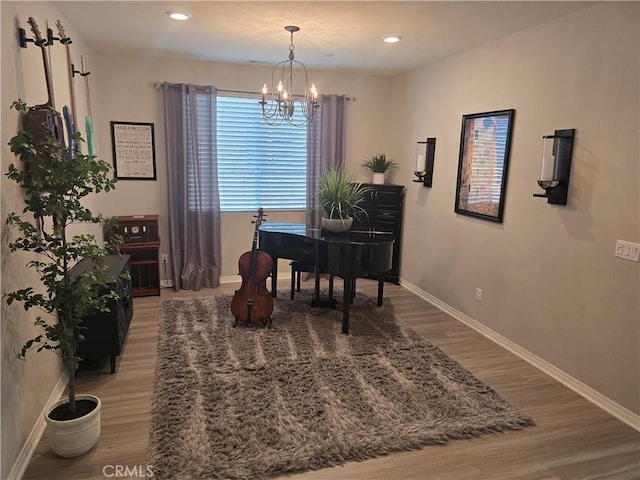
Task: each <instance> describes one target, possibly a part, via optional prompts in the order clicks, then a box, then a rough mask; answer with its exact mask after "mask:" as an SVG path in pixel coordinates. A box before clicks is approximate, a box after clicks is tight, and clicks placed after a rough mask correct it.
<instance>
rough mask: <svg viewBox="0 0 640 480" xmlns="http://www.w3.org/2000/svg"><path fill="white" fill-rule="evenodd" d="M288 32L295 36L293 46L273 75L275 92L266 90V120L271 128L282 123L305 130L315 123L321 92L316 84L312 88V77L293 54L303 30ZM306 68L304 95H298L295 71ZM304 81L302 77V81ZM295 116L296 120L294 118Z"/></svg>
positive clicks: (264, 93)
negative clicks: (314, 118)
mask: <svg viewBox="0 0 640 480" xmlns="http://www.w3.org/2000/svg"><path fill="white" fill-rule="evenodd" d="M284 29H285V30H286V31H287V32H289V33H290V34H291V43H290V44H289V58H288V59H287V60H284V61H282V62H280V63H277V64H276V66H275V67H273V70H272V72H271V91H269V89H268V88H267V84H266V83H265V84H264V85H263V87H262V101H261V102H260V105H262V117H263V118H264V121H265V122H266V123H268V124H269V125H274V126H277V125H280V124H281V123H282V122H287V123H290V124H291V125H294V126H296V127H304V126H306V125H308V124H310V123H311V122H313V116H314V113H315V110H316V107H317V106H318V90H317V89H316V85H315V83H312V84H311V87H309V76H308V75H307V68H306V67H305V66H304V63H302V62H299V61H298V60H296V59H295V56H294V53H293V51H294V50H295V48H296V47H295V46H294V45H293V34H294V33H295V32H297V31H299V30H300V27H296V26H294V25H289V26H286V27H284ZM295 67H302V73H303V74H304V95H303V94H298V95H295V94H294V89H293V77H294V68H295ZM299 78H300V80H302V77H299ZM274 85H276V86H275V88H274ZM294 113H295V116H294Z"/></svg>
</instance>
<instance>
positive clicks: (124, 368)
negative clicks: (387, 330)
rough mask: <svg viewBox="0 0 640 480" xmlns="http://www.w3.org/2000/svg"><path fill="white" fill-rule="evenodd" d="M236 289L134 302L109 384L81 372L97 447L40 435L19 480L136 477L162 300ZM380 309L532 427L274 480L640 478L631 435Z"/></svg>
mask: <svg viewBox="0 0 640 480" xmlns="http://www.w3.org/2000/svg"><path fill="white" fill-rule="evenodd" d="M309 286H311V285H310V284H309ZM236 288H238V285H236V284H225V285H222V286H221V287H220V288H217V289H215V290H203V291H200V292H180V293H179V294H176V293H175V292H173V290H169V289H163V290H162V295H161V297H146V298H136V299H135V300H134V317H133V320H132V324H131V329H130V331H129V336H128V339H127V342H126V344H125V348H124V351H123V354H122V355H121V356H120V357H119V358H118V361H117V372H116V373H115V374H113V375H111V374H110V373H109V368H108V361H106V362H105V363H104V366H103V367H101V368H100V367H98V368H93V369H83V370H81V371H80V372H79V374H78V377H77V384H78V390H79V392H80V393H92V394H94V395H97V396H98V397H100V399H101V400H102V404H103V405H102V435H101V437H100V441H99V442H98V445H97V446H96V447H95V448H94V449H93V450H92V451H90V452H89V453H88V454H86V455H84V456H82V457H80V458H76V459H62V458H58V457H56V456H55V455H54V454H53V453H51V451H50V450H49V448H48V445H47V441H46V433H45V437H43V439H42V440H41V442H40V444H39V445H38V448H37V451H36V452H35V454H34V456H33V458H32V460H31V463H30V465H29V467H28V469H27V472H26V474H25V476H24V478H25V479H48V480H55V479H83V480H84V479H104V478H108V477H111V478H118V477H117V476H116V473H117V471H118V470H116V469H117V468H120V469H121V470H120V472H121V473H123V474H124V473H127V471H126V470H125V468H128V473H129V475H128V476H127V477H128V478H135V477H139V478H141V477H144V473H145V471H146V470H145V469H146V468H147V461H146V457H145V453H146V447H147V442H148V429H149V425H150V420H151V413H150V412H151V397H152V390H153V381H154V369H155V358H156V339H157V320H158V312H159V308H160V304H161V301H162V300H163V299H167V298H170V297H173V296H176V295H179V296H186V295H190V296H207V295H212V294H219V293H232V292H233V291H234V290H235V289H236ZM288 288H289V280H286V279H283V280H282V281H281V283H280V289H282V290H286V289H288ZM358 290H362V291H364V292H365V293H367V294H370V295H372V296H375V292H376V283H375V282H373V281H368V280H358ZM385 306H387V307H388V308H390V309H391V310H392V311H393V312H394V313H395V314H396V316H397V317H398V318H399V319H400V320H401V321H404V322H406V323H407V324H408V325H410V326H411V327H412V328H413V329H414V330H415V331H416V332H418V333H419V334H421V335H423V336H424V337H425V338H427V339H429V341H431V342H432V343H434V344H435V345H437V346H438V347H440V348H441V349H442V350H444V351H445V352H446V353H447V354H448V355H449V356H451V357H452V358H454V359H455V360H457V361H458V362H459V363H461V364H462V365H463V366H464V367H466V368H467V369H468V370H470V371H471V372H472V373H474V374H475V375H476V376H477V377H478V378H479V379H481V380H482V381H484V382H485V383H486V384H488V385H490V386H491V387H493V388H494V389H495V390H497V391H498V392H499V393H500V394H501V395H502V396H503V397H504V398H505V399H507V400H508V401H510V402H511V403H513V404H515V405H517V406H518V407H520V408H521V409H523V410H524V411H525V412H527V413H528V414H529V415H530V416H531V417H533V419H534V420H535V421H536V423H537V425H536V426H535V427H530V428H527V429H525V430H522V431H516V432H509V433H499V434H494V435H485V436H483V437H480V438H475V439H471V440H462V441H455V442H452V443H450V444H448V445H446V446H432V447H425V448H423V449H421V450H417V451H410V452H398V453H393V454H390V455H386V456H383V457H379V458H376V459H373V460H368V461H365V462H351V463H348V464H346V465H344V466H339V467H334V468H327V469H324V470H319V471H311V472H306V473H300V474H288V475H281V476H278V477H276V478H279V479H284V478H291V479H296V480H303V479H315V480H322V479H336V478H340V479H342V480H348V479H367V480H369V479H427V478H428V479H438V480H448V479H451V480H464V479H482V480H497V479H526V480H541V479H616V480H618V479H619V480H624V479H628V480H638V479H640V433H639V432H637V431H635V430H634V429H632V428H631V427H629V426H627V425H625V424H624V423H622V422H620V421H618V420H617V419H615V418H614V417H612V416H610V415H609V414H607V413H606V412H604V411H602V410H601V409H599V408H598V407H596V406H594V405H593V404H591V403H590V402H588V401H587V400H585V399H583V398H582V397H580V396H579V395H578V394H576V393H574V392H573V391H571V390H570V389H568V388H567V387H564V386H563V385H561V384H560V383H558V382H557V381H555V380H553V379H552V378H550V377H549V376H547V375H545V374H544V373H542V372H540V371H539V370H537V369H536V368H534V367H532V366H531V365H529V364H528V363H526V362H524V361H523V360H520V359H519V358H517V357H516V356H514V355H513V354H511V353H509V352H508V351H506V350H504V349H502V348H501V347H499V346H497V345H495V344H494V343H492V342H491V341H490V340H487V339H486V338H484V337H483V336H482V335H480V334H479V333H477V332H475V331H474V330H472V329H470V328H469V327H467V326H465V325H463V324H461V323H460V322H458V321H457V320H455V319H453V318H451V317H450V316H449V315H447V314H445V313H443V312H442V311H440V310H438V309H437V308H436V307H435V306H433V305H431V304H429V303H428V302H425V301H424V300H422V299H421V298H419V297H418V296H416V295H414V294H413V293H411V292H409V291H407V290H406V289H404V288H402V287H401V286H397V285H391V284H387V285H385ZM118 466H120V467H118ZM123 477H124V475H120V476H119V478H123ZM169 480H173V479H169ZM185 480H188V479H185Z"/></svg>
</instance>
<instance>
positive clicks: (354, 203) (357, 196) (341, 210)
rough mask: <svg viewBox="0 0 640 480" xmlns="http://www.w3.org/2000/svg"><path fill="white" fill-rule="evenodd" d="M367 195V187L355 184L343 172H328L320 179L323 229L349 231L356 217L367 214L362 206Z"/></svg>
mask: <svg viewBox="0 0 640 480" xmlns="http://www.w3.org/2000/svg"><path fill="white" fill-rule="evenodd" d="M367 193H368V189H367V187H365V186H364V185H362V184H361V183H356V182H353V181H352V179H351V177H350V176H349V175H347V174H346V173H345V172H344V171H343V170H340V169H335V168H332V169H329V170H327V171H326V172H325V173H324V174H323V175H322V176H321V177H320V182H319V185H318V192H317V198H318V203H319V205H320V207H321V208H322V210H323V212H324V216H323V219H322V223H323V227H324V228H326V229H327V230H333V231H345V230H349V228H351V224H352V223H353V218H354V217H358V216H361V215H366V214H367V212H366V211H365V210H364V208H362V206H361V205H362V203H363V202H364V201H365V200H366V196H367Z"/></svg>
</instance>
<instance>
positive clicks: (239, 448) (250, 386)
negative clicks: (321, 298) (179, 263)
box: [148, 291, 533, 480]
mask: <svg viewBox="0 0 640 480" xmlns="http://www.w3.org/2000/svg"><path fill="white" fill-rule="evenodd" d="M310 293H311V292H310V291H308V292H302V294H300V295H297V296H296V299H295V300H293V301H292V300H289V299H288V292H283V293H282V294H281V295H279V297H278V298H277V299H276V302H275V307H274V312H273V316H272V318H273V324H272V326H271V328H262V327H240V326H239V327H236V328H234V327H233V324H234V319H233V317H232V315H231V311H230V303H231V298H232V297H231V296H229V295H221V296H214V297H207V298H180V299H170V300H165V301H164V302H163V304H162V310H161V317H160V326H159V329H160V330H159V340H158V363H157V370H156V383H155V389H154V401H153V405H152V425H151V432H150V440H149V452H148V453H149V459H148V461H149V465H151V466H152V468H153V473H154V477H155V478H160V479H171V480H173V479H203V480H205V479H206V480H209V479H263V478H269V477H270V476H272V475H274V474H276V473H280V472H291V471H299V470H309V469H319V468H323V467H329V466H332V465H339V464H343V463H344V462H347V461H350V460H364V459H368V458H373V457H376V456H380V455H383V454H387V453H389V452H393V451H398V450H410V449H417V448H420V447H422V446H425V445H432V444H444V443H447V442H449V441H450V440H454V439H462V438H470V437H474V436H478V435H482V434H487V433H493V432H500V431H505V430H517V429H521V428H523V427H524V426H528V425H532V424H533V420H532V419H531V418H530V417H528V416H527V415H526V414H524V413H523V412H522V411H520V410H519V409H518V408H516V407H514V406H513V405H511V404H509V403H508V402H506V401H505V400H504V399H502V398H501V397H500V396H499V395H498V394H497V393H496V392H495V391H494V390H493V389H491V388H490V387H488V386H487V385H485V384H483V383H482V382H480V381H479V380H478V379H476V378H475V377H474V376H473V375H472V374H471V373H469V372H468V371H467V370H465V369H464V368H462V367H461V366H460V365H459V364H458V363H456V362H455V361H453V360H452V359H451V358H449V357H447V355H445V354H444V353H443V352H442V351H441V350H439V349H438V348H437V347H435V346H433V345H431V344H430V343H429V342H427V341H425V340H424V339H422V338H421V337H420V336H419V335H417V334H416V333H415V332H413V331H412V330H410V329H408V328H406V327H404V326H403V325H402V324H401V323H399V322H398V321H397V320H396V319H395V318H394V316H393V314H391V313H390V311H389V310H388V309H386V308H384V307H382V308H378V307H376V306H375V301H374V300H373V299H372V298H370V297H367V296H365V295H362V294H360V293H358V294H357V295H356V297H355V300H354V305H353V307H352V311H351V318H350V323H349V334H348V335H343V334H342V333H341V327H342V312H341V310H329V309H313V308H310V307H309V300H310ZM338 298H341V297H340V296H338Z"/></svg>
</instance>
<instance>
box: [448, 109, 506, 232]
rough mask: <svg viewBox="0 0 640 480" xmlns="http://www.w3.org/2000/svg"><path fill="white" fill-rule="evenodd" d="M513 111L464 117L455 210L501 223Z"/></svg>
mask: <svg viewBox="0 0 640 480" xmlns="http://www.w3.org/2000/svg"><path fill="white" fill-rule="evenodd" d="M514 113H515V110H513V109H511V110H500V111H495V112H485V113H474V114H470V115H463V116H462V134H461V137H460V157H459V161H458V183H457V187H456V206H455V211H456V213H460V214H463V215H470V216H473V217H478V218H482V219H486V220H491V221H494V222H502V215H503V212H504V194H505V187H506V179H507V167H508V165H509V149H510V145H511V132H512V129H513V117H514Z"/></svg>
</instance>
